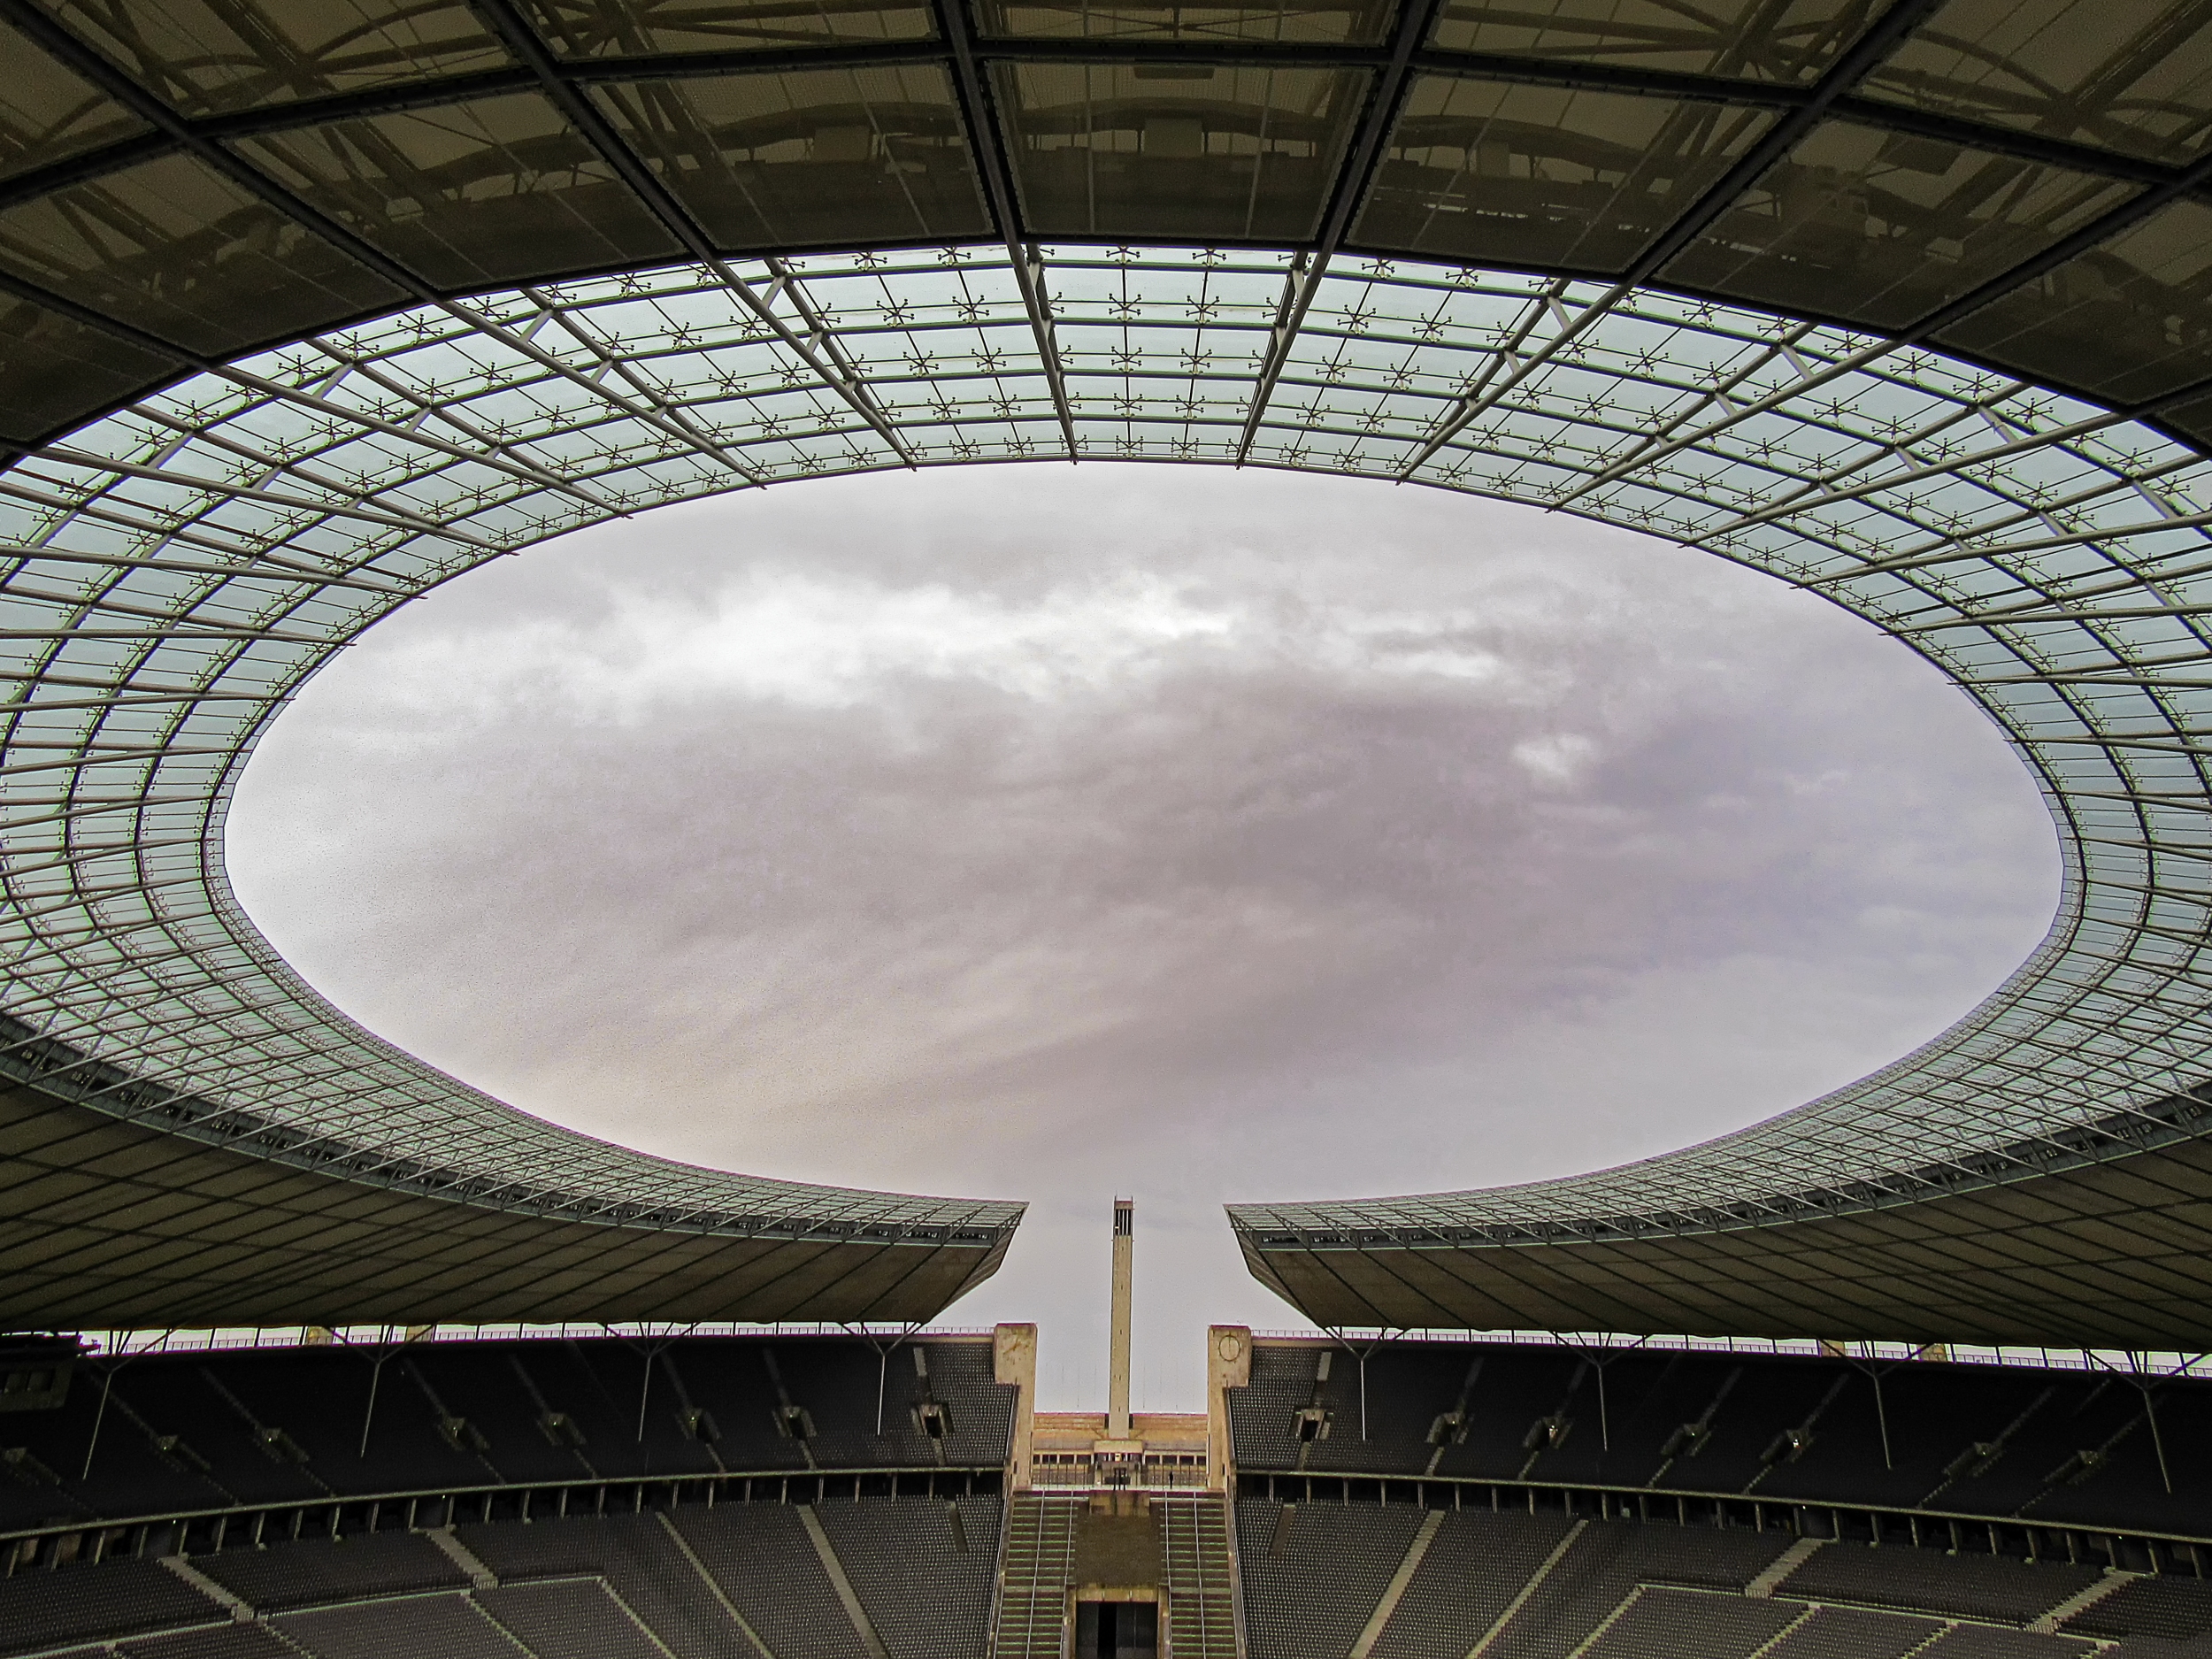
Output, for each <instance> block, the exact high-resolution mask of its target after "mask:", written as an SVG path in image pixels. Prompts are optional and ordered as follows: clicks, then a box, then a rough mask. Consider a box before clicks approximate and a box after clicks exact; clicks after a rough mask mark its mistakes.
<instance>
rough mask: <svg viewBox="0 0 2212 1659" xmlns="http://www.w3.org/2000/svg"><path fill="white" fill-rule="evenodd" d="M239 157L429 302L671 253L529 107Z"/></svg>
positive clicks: (271, 143)
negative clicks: (428, 290) (344, 230)
mask: <svg viewBox="0 0 2212 1659" xmlns="http://www.w3.org/2000/svg"><path fill="white" fill-rule="evenodd" d="M238 148H239V150H241V151H242V152H243V153H244V154H245V155H246V156H248V157H250V158H251V159H252V160H254V161H256V162H257V163H259V164H260V165H262V166H263V167H265V169H266V170H267V171H268V172H269V173H271V174H272V175H273V177H275V178H277V179H278V180H280V181H282V182H283V183H284V184H285V185H286V186H287V187H288V188H290V189H293V190H295V191H296V192H298V193H299V194H300V195H301V196H303V197H304V198H305V199H306V200H308V201H309V202H311V203H312V204H314V205H315V206H316V207H318V208H319V209H320V210H321V211H324V212H326V213H327V214H329V215H330V216H331V218H333V219H337V220H338V221H340V222H341V223H342V224H344V225H346V226H347V227H349V228H350V229H351V230H353V231H354V232H355V233H356V234H358V235H359V236H360V237H361V238H362V239H363V240H364V241H365V242H371V243H373V244H374V245H375V246H376V247H377V248H378V249H379V250H380V251H382V252H384V253H386V254H388V255H390V256H391V257H393V258H395V259H397V260H399V261H400V262H401V263H403V264H404V265H407V266H408V267H409V268H411V270H414V271H417V272H419V273H421V274H422V275H423V276H424V277H425V278H426V280H429V281H430V282H432V283H434V284H435V285H436V286H438V287H440V288H481V287H483V286H485V285H486V284H488V283H492V282H498V281H503V280H511V279H513V278H516V277H520V276H524V275H533V274H539V275H543V274H551V273H557V272H562V271H574V270H583V269H589V268H591V267H593V266H605V265H618V264H622V263H625V262H627V261H643V260H647V259H655V258H666V257H670V256H671V255H672V254H674V253H675V252H676V242H675V239H674V238H673V237H672V236H671V235H670V234H668V232H667V231H666V230H664V229H663V228H662V227H660V226H659V225H657V224H656V223H654V221H653V219H652V218H651V217H650V215H649V213H648V212H647V211H646V210H645V208H644V206H643V205H642V204H641V203H640V202H639V201H638V199H637V198H636V197H635V196H633V195H631V194H630V192H629V191H628V190H627V189H626V188H623V187H622V185H621V184H619V183H618V181H617V180H616V178H615V174H614V171H613V169H612V168H611V167H610V166H609V165H607V163H606V161H605V160H604V159H603V157H600V156H599V154H598V153H597V152H596V151H595V150H593V149H592V147H591V146H590V144H589V143H588V142H586V140H585V138H584V136H583V134H580V133H579V132H577V131H576V129H575V128H574V127H571V126H570V125H569V124H568V122H567V120H566V119H565V118H564V117H563V116H562V115H561V113H560V111H557V110H556V109H555V108H554V107H553V105H552V104H551V103H550V102H549V101H548V100H547V99H545V98H543V97H541V96H538V95H537V94H535V93H514V94H511V95H510V96H505V97H497V98H479V99H475V100H472V101H471V102H468V103H465V104H445V105H442V106H441V107H439V108H436V109H431V110H420V111H402V112H399V113H396V114H391V115H377V116H368V117H365V118H363V119H358V120H351V121H339V122H334V123H333V124H331V125H329V126H326V127H306V128H303V129H301V130H299V131H296V132H290V133H284V134H272V135H271V136H269V137H266V138H256V139H249V140H246V141H243V142H241V143H240V144H239V146H238Z"/></svg>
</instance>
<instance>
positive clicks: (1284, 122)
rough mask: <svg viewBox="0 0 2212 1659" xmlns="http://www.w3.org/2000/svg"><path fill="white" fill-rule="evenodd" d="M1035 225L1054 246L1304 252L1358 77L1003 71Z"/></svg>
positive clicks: (1002, 90)
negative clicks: (1117, 238) (1212, 241)
mask: <svg viewBox="0 0 2212 1659" xmlns="http://www.w3.org/2000/svg"><path fill="white" fill-rule="evenodd" d="M995 75H996V78H997V82H998V88H999V101H1000V106H1001V108H1002V111H1004V113H1005V116H1006V119H1007V122H1008V125H1009V127H1010V133H1009V139H1010V143H1009V148H1010V150H1011V152H1012V155H1013V162H1014V173H1015V178H1016V181H1017V183H1018V186H1019V188H1020V191H1021V199H1022V204H1023V207H1024V209H1025V218H1026V219H1027V221H1028V223H1029V224H1030V225H1031V226H1032V227H1033V228H1035V229H1036V230H1038V231H1039V232H1041V233H1043V234H1048V235H1075V236H1089V235H1108V236H1111V235H1119V234H1124V233H1129V234H1145V235H1148V236H1156V237H1162V238H1166V237H1194V238H1203V237H1214V236H1221V237H1232V238H1236V239H1238V240H1248V241H1265V240H1294V239H1296V238H1298V237H1301V236H1305V235H1308V234H1310V233H1311V232H1312V230H1313V227H1314V226H1315V225H1316V223H1317V222H1318V220H1319V219H1320V217H1321V210H1322V207H1323V205H1324V204H1325V202H1326V200H1327V197H1328V191H1329V187H1330V184H1331V183H1332V181H1333V179H1334V177H1335V173H1336V169H1337V165H1338V163H1339V161H1340V158H1341V157H1342V154H1343V150H1344V147H1345V144H1346V143H1347V142H1348V140H1349V138H1350V135H1351V128H1352V122H1353V120H1354V119H1355V118H1356V116H1357V115H1358V113H1359V111H1360V106H1361V102H1362V100H1363V98H1364V97H1365V96H1366V89H1367V83H1368V81H1369V76H1368V75H1367V73H1365V72H1364V71H1361V70H1324V69H1252V68H1229V67H1219V68H1210V67H1205V66H1202V65H1200V66H1191V67H1186V66H1184V65H1145V64H1018V65H1000V66H998V67H997V69H996V70H995Z"/></svg>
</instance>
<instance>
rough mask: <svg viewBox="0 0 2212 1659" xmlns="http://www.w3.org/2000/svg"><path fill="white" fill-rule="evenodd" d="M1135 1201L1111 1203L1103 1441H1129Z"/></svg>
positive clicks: (1127, 1199) (1116, 1200)
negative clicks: (1109, 1313) (1110, 1298)
mask: <svg viewBox="0 0 2212 1659" xmlns="http://www.w3.org/2000/svg"><path fill="white" fill-rule="evenodd" d="M1136 1209H1137V1205H1136V1201H1135V1200H1134V1199H1131V1198H1117V1199H1115V1200H1114V1309H1113V1325H1112V1330H1111V1333H1110V1340H1111V1344H1112V1350H1111V1351H1112V1370H1111V1372H1110V1379H1109V1381H1108V1383H1107V1387H1106V1438H1107V1439H1108V1440H1127V1439H1128V1438H1129V1298H1130V1291H1131V1288H1132V1283H1131V1279H1132V1274H1133V1270H1134V1265H1135V1259H1134V1251H1135V1246H1136V1242H1137V1240H1136V1233H1135V1229H1136Z"/></svg>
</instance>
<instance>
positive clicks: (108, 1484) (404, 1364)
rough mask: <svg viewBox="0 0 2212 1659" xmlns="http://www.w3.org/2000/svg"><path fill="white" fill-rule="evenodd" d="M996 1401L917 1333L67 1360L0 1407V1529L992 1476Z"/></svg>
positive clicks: (983, 1349) (1003, 1394) (1009, 1420)
mask: <svg viewBox="0 0 2212 1659" xmlns="http://www.w3.org/2000/svg"><path fill="white" fill-rule="evenodd" d="M917 1352H918V1353H919V1354H920V1355H921V1356H922V1363H921V1364H920V1365H917V1364H916V1363H915V1355H916V1354H917ZM879 1387H880V1389H881V1392H882V1395H883V1404H882V1432H880V1433H879V1432H877V1424H876V1418H877V1394H878V1390H879ZM1013 1395H1014V1390H1012V1389H1011V1388H1006V1387H1002V1386H999V1385H997V1384H996V1383H994V1382H993V1381H992V1380H991V1346H990V1344H989V1343H988V1342H987V1341H985V1340H977V1339H943V1340H935V1339H927V1338H925V1339H923V1340H921V1341H919V1342H918V1343H911V1344H908V1345H906V1346H904V1347H902V1348H898V1349H896V1350H895V1351H894V1352H892V1353H891V1354H890V1355H889V1356H888V1357H887V1359H886V1358H884V1357H883V1356H879V1354H878V1352H877V1351H876V1349H875V1348H872V1347H871V1346H870V1345H869V1344H867V1343H865V1342H864V1341H860V1340H856V1339H849V1338H843V1337H774V1338H756V1337H743V1338H739V1337H684V1338H679V1339H677V1340H673V1341H668V1342H658V1343H655V1344H652V1345H650V1346H649V1347H642V1346H640V1345H637V1344H634V1343H632V1342H628V1341H624V1340H617V1339H614V1338H595V1339H591V1340H550V1339H529V1340H499V1341H482V1342H473V1341H472V1342H419V1343H414V1344H411V1345H409V1346H407V1347H405V1348H379V1349H369V1348H343V1347H320V1348H281V1349H278V1348H270V1349H253V1350H217V1351H213V1352H204V1353H181V1354H173V1355H161V1356H139V1357H135V1358H132V1359H128V1360H127V1361H125V1362H124V1363H121V1364H119V1365H109V1364H108V1363H105V1362H102V1361H98V1360H80V1361H78V1362H77V1363H76V1364H75V1366H74V1368H73V1375H72V1377H71V1380H70V1385H69V1387H68V1391H67V1394H66V1396H65V1399H64V1400H63V1402H62V1403H61V1404H60V1405H59V1406H58V1407H56V1408H54V1409H46V1410H32V1411H15V1412H10V1413H8V1414H6V1415H5V1416H0V1532H6V1531H10V1530H17V1529H28V1528H33V1527H37V1526H45V1525H74V1524H80V1523H83V1522H87V1521H90V1520H94V1519H98V1518H114V1519H135V1518H141V1517H157V1516H168V1515H176V1514H185V1513H191V1512H195V1511H204V1510H219V1509H237V1508H242V1507H252V1506H264V1505H274V1504H283V1503H290V1502H299V1503H308V1502H317V1501H322V1500H327V1499H330V1498H332V1497H334V1496H337V1497H343V1496H351V1495H371V1494H388V1493H411V1492H449V1491H456V1490H465V1489H470V1488H475V1487H482V1486H502V1485H511V1484H531V1483H590V1482H597V1481H600V1480H621V1479H636V1478H641V1477H661V1476H667V1475H672V1474H674V1475H684V1474H689V1475H711V1474H714V1473H717V1472H718V1471H788V1472H791V1473H794V1474H804V1473H805V1472H806V1471H809V1470H810V1469H815V1468H821V1469H833V1470H834V1469H916V1470H926V1469H935V1468H944V1467H949V1468H956V1469H957V1468H972V1469H975V1468H979V1469H996V1468H999V1467H1001V1466H1002V1465H1003V1464H1004V1463H1005V1461H1006V1457H1007V1453H1008V1448H1009V1446H1010V1441H1011V1437H1012V1428H1013ZM925 1401H928V1402H936V1403H939V1404H941V1405H943V1406H944V1407H946V1408H947V1409H946V1412H945V1413H944V1414H942V1415H941V1416H939V1417H935V1418H934V1419H933V1420H936V1421H944V1420H945V1419H946V1418H949V1425H950V1432H949V1433H948V1434H947V1435H946V1436H945V1437H944V1439H942V1440H938V1439H935V1438H933V1437H932V1436H931V1435H929V1434H928V1433H926V1432H924V1430H923V1428H922V1426H921V1424H920V1420H919V1418H920V1414H919V1413H918V1410H917V1407H918V1405H919V1404H920V1403H921V1402H925ZM103 1403H104V1409H103ZM95 1425H97V1432H96V1431H95ZM794 1431H795V1432H794Z"/></svg>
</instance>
